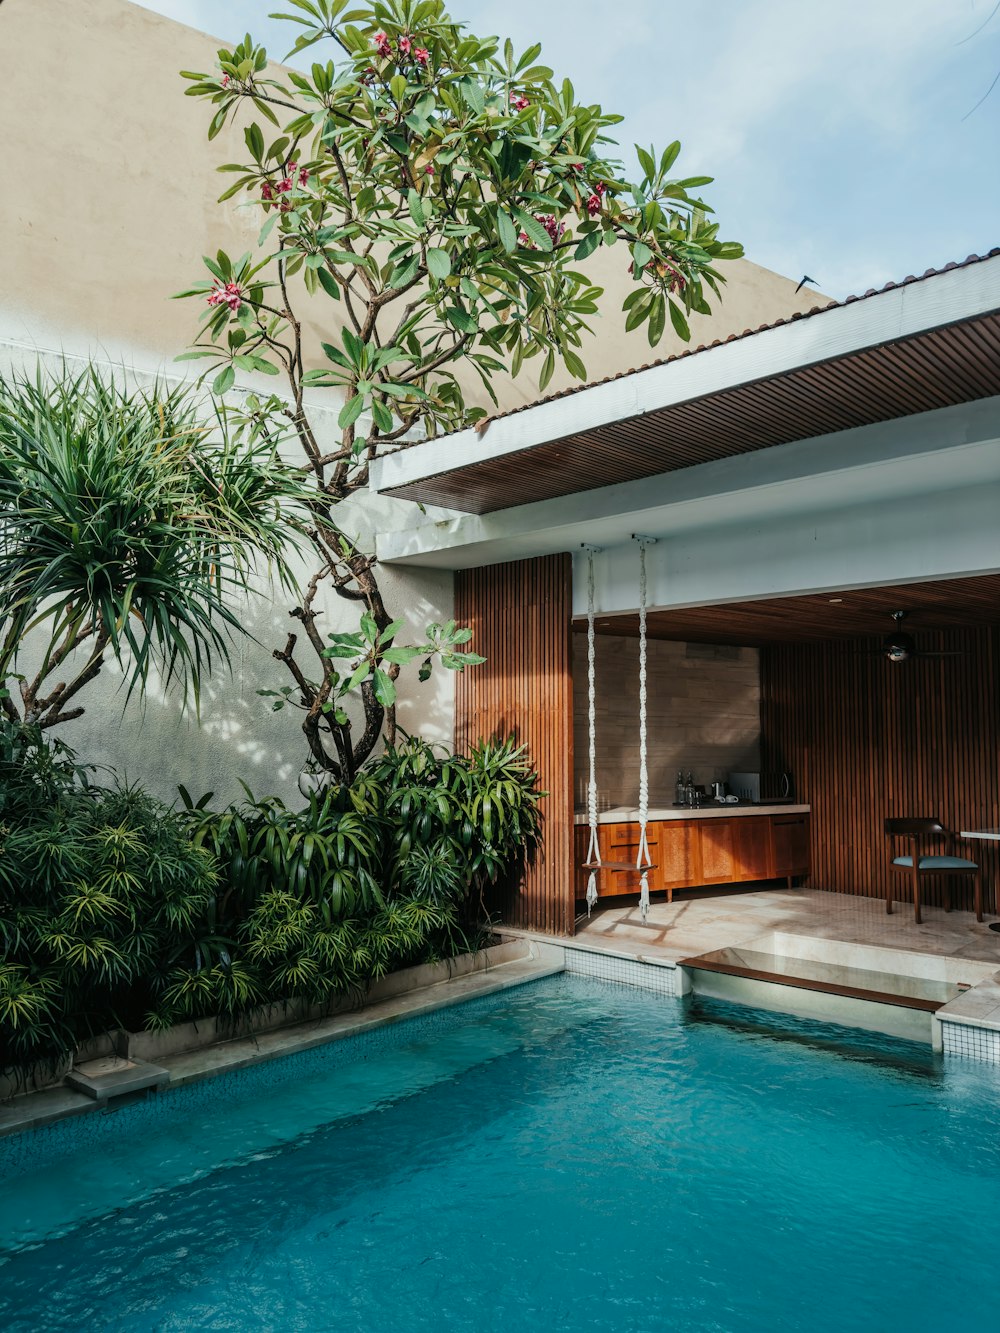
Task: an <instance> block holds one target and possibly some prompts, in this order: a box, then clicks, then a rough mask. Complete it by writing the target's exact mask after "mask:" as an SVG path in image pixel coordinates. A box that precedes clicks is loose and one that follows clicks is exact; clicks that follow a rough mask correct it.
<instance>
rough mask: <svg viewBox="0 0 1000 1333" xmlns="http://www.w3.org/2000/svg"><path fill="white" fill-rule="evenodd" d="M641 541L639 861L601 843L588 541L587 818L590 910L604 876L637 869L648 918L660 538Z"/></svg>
mask: <svg viewBox="0 0 1000 1333" xmlns="http://www.w3.org/2000/svg"><path fill="white" fill-rule="evenodd" d="M633 540H634V541H636V542H638V543H639V847H638V851H637V853H636V859H635V865H633V864H632V862H631V861H603V862H602V860H601V844H600V838H599V836H598V822H597V666H596V653H595V644H596V638H595V631H594V614H595V605H594V603H595V598H594V556H595V555H596V554H597V553H598V551H599V550H600V547H597V546H586V545H585V546H584V550H585V551H586V552H587V723H588V728H589V737H588V739H589V759H590V772H589V777H588V782H587V822H588V824H589V825H590V846H589V848H588V851H587V859H586V861H585V862H584V864H583V869H584V870H588V871H589V872H590V875H589V877H588V879H587V915H588V916H590V914H591V912H592V911H593V909H594V905H595V903H596V902H597V898H598V876H599V875H600V874H601V872H602V871H607V872H608V873H610V874H623V873H626V872H628V873H633V874H634V873H636V872H638V875H639V883H640V886H641V887H640V890H639V912H640V915H641V916H642V920H643V922H645V921H646V918H647V917H648V916H649V872H650V871H651V870H655V869H656V866H655V865H654V864H653V862H652V860H651V859H650V855H649V840H648V838H647V833H646V829H647V825H648V823H649V772H648V764H647V753H646V751H647V744H646V693H647V689H646V602H647V595H646V547H647V546H652V545H653V544H654V542H655V538H653V537H638V536H633Z"/></svg>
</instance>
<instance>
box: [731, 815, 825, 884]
mask: <svg viewBox="0 0 1000 1333" xmlns="http://www.w3.org/2000/svg"><path fill="white" fill-rule="evenodd" d="M773 818H774V816H773V815H744V816H741V817H740V818H739V819H734V820H733V821H732V822H733V880H734V882H737V883H745V882H746V881H748V880H755V879H771V878H772V876H773V875H774V874H775V871H774V869H773V868H772V867H773V855H772V850H771V821H772V820H773ZM803 818H807V816H803Z"/></svg>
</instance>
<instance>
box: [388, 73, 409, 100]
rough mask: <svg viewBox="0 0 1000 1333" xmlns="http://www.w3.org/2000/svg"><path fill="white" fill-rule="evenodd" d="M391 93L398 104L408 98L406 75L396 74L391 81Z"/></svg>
mask: <svg viewBox="0 0 1000 1333" xmlns="http://www.w3.org/2000/svg"><path fill="white" fill-rule="evenodd" d="M389 91H390V92H391V93H392V95H393V98H394V99H395V101H396V102H402V101H403V99H404V98H405V97H406V76H405V75H404V74H394V75H393V76H392V78H391V79H390V80H389Z"/></svg>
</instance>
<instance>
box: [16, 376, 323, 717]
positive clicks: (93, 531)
mask: <svg viewBox="0 0 1000 1333" xmlns="http://www.w3.org/2000/svg"><path fill="white" fill-rule="evenodd" d="M303 500H304V493H303V487H302V483H301V480H300V478H299V475H298V474H297V473H296V472H295V471H294V470H293V469H292V468H290V467H288V466H287V465H286V464H285V463H284V462H283V461H282V460H281V458H280V456H279V455H278V453H277V450H276V449H275V447H274V445H273V444H272V443H271V442H269V441H268V440H267V439H265V438H264V437H263V436H261V435H260V434H259V433H255V432H253V431H252V430H243V431H242V432H237V433H233V432H231V431H230V429H229V428H228V427H227V425H226V423H225V421H224V420H223V419H214V420H212V424H211V426H210V427H207V426H206V425H205V423H204V420H203V413H202V408H201V405H200V400H199V396H198V395H197V393H196V391H195V390H194V389H193V387H192V386H188V387H185V388H176V387H174V388H171V387H168V386H166V385H164V384H162V383H155V384H153V386H152V387H151V388H149V389H144V390H143V389H127V388H125V387H124V386H123V384H122V383H121V382H120V381H119V380H118V379H116V378H115V377H113V376H109V375H106V374H103V373H101V372H100V371H98V370H96V369H94V368H93V367H87V368H86V369H84V370H82V371H80V372H78V373H73V372H71V371H69V370H68V369H66V368H65V367H64V368H63V369H62V370H61V371H58V372H55V373H52V374H47V373H45V372H43V371H42V370H39V371H38V372H37V373H36V374H35V375H34V376H33V377H32V376H28V375H24V374H14V375H10V376H0V708H2V710H3V713H4V714H5V715H6V718H7V720H8V721H10V722H12V723H16V722H25V723H28V724H33V723H37V724H38V725H39V726H40V727H42V728H49V727H52V726H55V725H56V724H57V723H60V722H65V721H68V720H69V719H71V718H75V717H79V716H80V715H81V713H82V712H83V711H84V708H83V704H82V703H81V692H82V691H83V690H84V688H85V687H86V686H87V685H88V684H89V683H90V682H91V681H93V680H94V679H95V677H96V676H97V675H98V674H99V672H100V671H101V669H102V667H103V666H104V665H105V663H106V662H107V660H108V659H109V657H111V658H114V659H115V660H116V661H117V662H118V663H119V664H120V665H121V666H122V668H123V671H124V673H125V676H126V679H127V681H128V685H129V689H130V690H132V689H136V688H138V689H140V690H142V689H143V688H144V687H145V685H146V682H147V680H148V678H149V673H150V670H151V669H152V667H153V666H154V664H155V666H156V667H157V669H158V670H159V671H160V673H161V676H162V678H163V679H164V680H165V681H169V680H170V679H171V678H177V679H178V680H179V681H180V683H181V684H182V686H183V687H184V691H185V694H188V693H190V694H191V695H192V696H193V698H194V700H195V702H197V700H198V697H199V692H200V688H201V684H202V681H203V679H204V678H205V675H206V673H207V672H208V671H209V670H210V669H211V667H212V665H213V663H215V662H218V661H221V662H222V663H223V664H227V663H228V661H229V650H230V639H231V636H232V635H233V634H235V633H239V632H240V631H241V629H242V625H241V619H240V616H241V609H242V604H243V602H244V601H245V598H246V595H247V593H248V591H249V589H250V588H251V586H252V584H253V580H254V578H255V576H256V575H257V574H259V573H261V572H263V571H265V570H269V571H271V572H272V573H273V574H274V575H275V576H276V577H277V578H278V579H279V580H280V581H281V582H282V583H283V584H284V585H285V587H286V588H287V589H288V590H289V591H291V589H292V586H293V583H292V577H291V572H290V568H289V556H290V553H291V551H292V550H293V549H294V545H295V541H296V527H297V525H298V522H299V520H298V515H299V514H300V512H301V505H302V503H303ZM28 643H30V644H31V645H32V648H33V649H35V650H37V651H36V652H33V653H30V654H28V653H26V652H25V648H26V645H27V644H28ZM29 655H30V656H31V659H32V660H31V669H30V670H28V671H27V672H25V671H22V670H20V667H21V665H22V664H23V662H24V661H25V659H26V657H28V656H29Z"/></svg>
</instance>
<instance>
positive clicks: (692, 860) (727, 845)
mask: <svg viewBox="0 0 1000 1333" xmlns="http://www.w3.org/2000/svg"><path fill="white" fill-rule="evenodd" d="M575 834H576V837H575V846H576V896H577V898H583V897H584V895H585V894H586V891H587V877H588V872H587V871H585V870H583V869H582V868H581V867H582V866H583V863H584V861H586V859H587V850H588V846H589V843H590V830H589V829H588V828H587V827H586V826H585V825H579V824H578V825H577V827H576V830H575ZM647 838H648V842H649V854H650V859H651V860H652V861H653V863H654V865H655V866H656V869H655V870H653V871H652V872H651V873H650V877H649V887H650V890H651V891H652V892H654V893H655V892H656V891H657V890H664V891H665V892H666V894H667V897H668V899H671V900H672V898H673V891H674V889H689V888H696V887H700V886H701V885H719V884H751V883H754V882H755V881H760V880H768V879H784V880H786V881H787V882H788V883H789V885H790V884H791V881H792V879H793V878H795V877H796V876H799V875H808V873H809V815H808V814H806V813H804V812H796V813H789V814H767V815H735V816H733V817H732V818H728V819H727V818H725V817H724V816H723V817H719V816H712V817H710V818H707V819H705V818H702V819H698V818H694V819H663V820H653V821H652V822H651V823H650V824H649V827H648V831H647ZM598 842H599V845H600V849H601V860H602V861H604V862H609V861H618V862H622V861H630V862H634V861H635V859H636V856H637V854H638V851H639V825H638V824H637V823H627V824H626V823H622V824H601V825H600V826H599V829H598ZM599 880H600V882H599V886H598V887H599V890H600V894H601V897H615V896H617V895H620V894H627V893H638V892H639V875H638V873H636V872H633V871H617V872H612V871H604V872H603V873H602V874H601V875H600V877H599Z"/></svg>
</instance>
